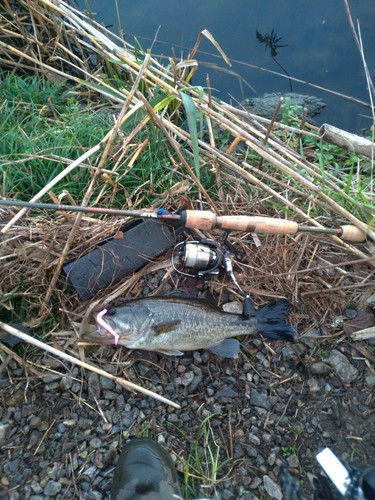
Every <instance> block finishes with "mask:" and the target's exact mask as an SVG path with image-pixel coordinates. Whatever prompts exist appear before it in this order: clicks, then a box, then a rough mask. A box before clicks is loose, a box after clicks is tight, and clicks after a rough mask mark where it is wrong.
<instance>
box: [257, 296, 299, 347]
mask: <svg viewBox="0 0 375 500" xmlns="http://www.w3.org/2000/svg"><path fill="white" fill-rule="evenodd" d="M288 310H289V302H288V301H287V300H286V299H281V300H278V301H276V302H271V303H270V304H266V305H265V306H263V307H261V308H260V309H258V310H257V311H256V313H255V317H256V319H257V320H258V333H259V334H260V335H263V337H266V338H268V339H273V340H294V339H295V337H296V331H295V329H294V328H293V327H292V326H291V325H290V324H289V321H288Z"/></svg>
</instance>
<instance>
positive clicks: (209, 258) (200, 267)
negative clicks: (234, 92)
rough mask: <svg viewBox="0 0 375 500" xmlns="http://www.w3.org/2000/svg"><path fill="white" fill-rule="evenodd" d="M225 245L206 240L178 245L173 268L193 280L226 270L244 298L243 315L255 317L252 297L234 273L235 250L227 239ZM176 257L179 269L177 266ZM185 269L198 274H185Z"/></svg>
mask: <svg viewBox="0 0 375 500" xmlns="http://www.w3.org/2000/svg"><path fill="white" fill-rule="evenodd" d="M224 244H225V246H226V247H227V248H224V247H222V246H220V244H219V243H217V242H215V241H212V240H206V239H201V240H197V241H183V242H181V243H178V244H177V245H176V246H175V247H174V249H173V252H172V257H171V263H172V267H173V269H174V270H175V271H176V272H177V273H179V274H182V275H183V276H189V277H192V278H202V277H208V276H216V275H218V274H219V272H220V269H224V270H225V271H226V273H227V274H228V276H229V277H230V278H231V280H232V281H233V283H234V284H235V285H236V287H237V289H238V290H239V292H240V293H241V295H242V296H243V297H244V305H243V314H244V315H245V316H248V317H250V316H253V315H254V314H255V310H254V306H253V304H252V301H251V299H250V296H249V294H247V293H245V292H244V291H243V290H242V288H241V287H240V285H239V283H238V281H237V279H236V277H235V275H234V273H233V264H232V259H233V257H234V250H233V249H232V248H231V245H230V243H229V242H228V241H227V238H225V239H224ZM176 254H177V255H176ZM176 257H177V260H178V262H179V264H178V265H179V267H176V265H175V261H176ZM185 268H188V269H191V270H196V273H195V274H193V273H188V272H185V271H184V270H182V269H185Z"/></svg>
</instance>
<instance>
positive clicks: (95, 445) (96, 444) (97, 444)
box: [90, 437, 103, 449]
mask: <svg viewBox="0 0 375 500" xmlns="http://www.w3.org/2000/svg"><path fill="white" fill-rule="evenodd" d="M102 444H103V442H102V440H101V439H99V438H97V437H94V438H92V439H91V440H90V446H91V447H92V448H95V449H97V448H100V447H101V446H102Z"/></svg>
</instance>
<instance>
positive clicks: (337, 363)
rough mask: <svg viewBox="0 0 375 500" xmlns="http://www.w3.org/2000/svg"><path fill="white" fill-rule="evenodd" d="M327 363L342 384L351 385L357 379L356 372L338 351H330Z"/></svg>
mask: <svg viewBox="0 0 375 500" xmlns="http://www.w3.org/2000/svg"><path fill="white" fill-rule="evenodd" d="M327 362H328V363H329V364H330V365H331V366H332V369H333V370H334V372H335V373H336V375H337V376H338V377H339V378H340V379H341V381H342V382H343V383H344V384H351V383H352V382H354V381H355V380H356V378H357V377H358V370H357V369H356V368H355V367H354V366H353V365H351V364H350V362H349V360H348V358H347V357H346V356H344V354H342V353H341V352H340V351H337V350H336V349H334V350H333V351H331V353H330V355H329V358H328V360H327Z"/></svg>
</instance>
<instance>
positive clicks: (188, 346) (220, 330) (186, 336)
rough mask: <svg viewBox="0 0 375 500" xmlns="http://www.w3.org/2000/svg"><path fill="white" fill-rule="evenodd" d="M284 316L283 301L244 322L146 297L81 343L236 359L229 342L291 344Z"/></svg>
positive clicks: (187, 302)
mask: <svg viewBox="0 0 375 500" xmlns="http://www.w3.org/2000/svg"><path fill="white" fill-rule="evenodd" d="M287 315H288V302H287V301H286V300H279V301H277V302H275V303H272V304H268V305H266V306H263V307H261V308H260V309H258V310H257V311H255V316H253V317H251V318H247V317H245V316H244V315H241V314H232V313H226V312H223V311H222V310H221V309H219V308H218V307H217V306H212V305H210V304H208V303H207V302H205V301H203V300H201V299H191V298H186V299H181V298H175V297H150V298H143V299H137V300H132V301H129V302H127V303H125V304H123V305H121V306H118V307H115V308H113V309H110V310H109V311H108V312H106V314H104V316H103V319H104V324H103V323H101V324H99V322H98V326H97V330H96V331H95V332H93V331H92V330H89V331H87V332H86V334H84V335H83V339H84V340H86V341H91V342H98V343H103V344H115V343H118V345H123V346H125V347H127V348H130V349H144V350H149V351H159V352H162V353H166V354H178V355H181V354H182V351H192V350H197V349H202V348H204V349H208V350H210V351H212V352H215V353H216V354H219V355H222V356H226V357H234V356H236V355H237V354H238V352H239V349H240V344H239V342H238V341H237V340H235V339H234V338H232V337H237V336H243V335H262V336H264V337H267V338H271V339H284V340H293V339H294V335H295V331H294V329H293V327H292V326H291V325H290V324H289V323H288V321H287ZM110 330H112V333H111V332H110ZM114 334H116V335H117V336H118V340H117V342H116V339H115V336H114Z"/></svg>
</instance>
